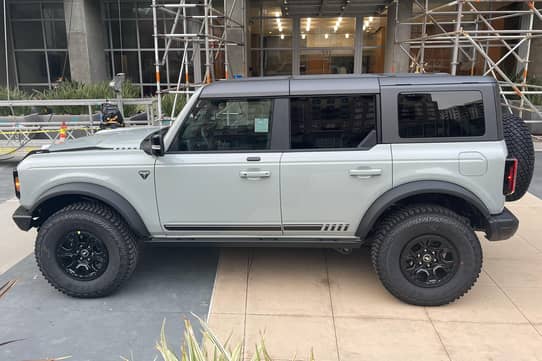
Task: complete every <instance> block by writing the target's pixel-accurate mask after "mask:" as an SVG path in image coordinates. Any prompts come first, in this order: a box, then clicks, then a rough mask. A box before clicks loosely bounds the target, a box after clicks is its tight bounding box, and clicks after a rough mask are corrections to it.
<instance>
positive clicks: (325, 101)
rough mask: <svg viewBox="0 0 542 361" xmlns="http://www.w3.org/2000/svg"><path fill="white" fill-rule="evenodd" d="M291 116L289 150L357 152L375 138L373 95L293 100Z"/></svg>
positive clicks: (374, 103) (374, 104) (374, 101)
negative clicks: (356, 150)
mask: <svg viewBox="0 0 542 361" xmlns="http://www.w3.org/2000/svg"><path fill="white" fill-rule="evenodd" d="M290 116H291V126H290V143H291V148H292V149H311V148H356V147H359V146H362V143H363V141H364V139H365V138H366V137H367V136H369V135H370V134H372V136H374V137H376V100H375V96H373V95H355V96H327V97H305V98H292V99H291V100H290ZM375 139H376V138H375Z"/></svg>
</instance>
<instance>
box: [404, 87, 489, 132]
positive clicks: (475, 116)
mask: <svg viewBox="0 0 542 361" xmlns="http://www.w3.org/2000/svg"><path fill="white" fill-rule="evenodd" d="M398 121H399V136H400V137H401V138H448V137H449V138H457V137H480V136H483V135H484V134H485V131H486V129H485V115H484V103H483V100H482V93H481V92H479V91H455V92H448V91H432V92H409V93H400V94H399V96H398Z"/></svg>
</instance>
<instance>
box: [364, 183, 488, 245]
mask: <svg viewBox="0 0 542 361" xmlns="http://www.w3.org/2000/svg"><path fill="white" fill-rule="evenodd" d="M421 194H445V195H450V196H454V197H457V198H461V199H463V200H464V201H466V202H468V203H469V204H471V205H472V206H473V207H474V208H476V209H477V210H478V211H479V212H480V214H482V216H484V217H485V218H488V217H489V216H490V212H489V210H488V209H487V207H486V205H485V204H484V202H482V201H481V200H480V198H478V196H476V195H475V194H474V193H472V192H471V191H469V190H468V189H466V188H464V187H462V186H460V185H457V184H454V183H450V182H445V181H414V182H409V183H404V184H401V185H399V186H397V187H394V188H392V189H390V190H388V191H386V192H385V193H384V194H382V195H381V196H380V197H378V198H377V199H376V200H375V201H374V202H373V204H372V205H371V206H370V207H369V209H367V211H366V212H365V214H364V215H363V218H362V219H361V222H360V223H359V226H358V229H357V231H356V236H358V237H359V238H360V239H362V240H363V239H365V237H367V235H368V234H369V232H370V231H371V229H373V227H374V226H375V224H376V222H377V221H378V219H379V217H380V216H381V215H382V214H383V213H384V212H385V211H386V210H387V209H388V208H389V207H390V206H391V205H393V204H394V203H397V202H399V201H401V200H403V199H406V198H408V197H411V196H415V195H421Z"/></svg>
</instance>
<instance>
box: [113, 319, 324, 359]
mask: <svg viewBox="0 0 542 361" xmlns="http://www.w3.org/2000/svg"><path fill="white" fill-rule="evenodd" d="M194 316H195V317H196V318H197V319H198V321H199V323H200V324H201V328H202V335H203V337H202V341H201V342H198V339H197V338H196V335H195V333H194V330H193V328H192V325H191V324H190V321H188V320H185V322H184V324H185V330H184V339H183V343H182V345H181V349H180V353H179V354H176V352H175V351H174V350H173V349H172V348H171V346H170V345H169V344H168V342H167V339H166V333H165V321H164V323H163V324H162V330H161V332H160V339H159V340H158V342H157V343H156V349H157V350H158V352H159V353H160V355H161V356H162V359H163V361H243V348H242V346H241V345H235V346H233V348H232V347H230V346H229V341H230V337H231V336H230V337H228V339H227V340H226V341H225V342H222V341H220V340H219V338H218V337H217V336H216V335H215V334H214V332H213V331H212V330H211V329H210V328H209V326H208V325H207V324H206V323H205V322H204V321H203V320H201V319H200V318H199V317H198V316H196V315H194ZM121 359H122V360H124V361H129V359H127V358H124V357H121ZM132 359H133V357H132ZM295 359H297V358H296V357H295V355H294V357H293V360H295ZM309 360H311V361H314V355H313V354H312V351H311V355H310V357H309ZM132 361H133V360H132ZM251 361H273V359H272V358H271V356H270V355H269V353H268V352H267V349H266V348H265V343H264V340H263V337H262V339H261V341H260V342H259V343H257V344H256V345H255V350H254V355H253V356H252V359H251Z"/></svg>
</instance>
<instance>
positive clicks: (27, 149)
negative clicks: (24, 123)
mask: <svg viewBox="0 0 542 361" xmlns="http://www.w3.org/2000/svg"><path fill="white" fill-rule="evenodd" d="M18 148H19V147H0V156H2V155H4V154H5V153H11V152H13V151H15V150H17V149H18ZM35 149H39V148H38V147H23V148H21V150H23V151H25V152H30V151H31V150H35Z"/></svg>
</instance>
